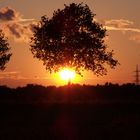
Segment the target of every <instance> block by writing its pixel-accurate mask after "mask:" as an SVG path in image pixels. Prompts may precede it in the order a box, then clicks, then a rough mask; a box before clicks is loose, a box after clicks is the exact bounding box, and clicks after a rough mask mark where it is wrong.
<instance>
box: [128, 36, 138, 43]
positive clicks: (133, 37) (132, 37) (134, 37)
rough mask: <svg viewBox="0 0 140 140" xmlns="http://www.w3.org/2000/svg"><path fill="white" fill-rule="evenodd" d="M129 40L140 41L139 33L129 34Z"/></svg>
mask: <svg viewBox="0 0 140 140" xmlns="http://www.w3.org/2000/svg"><path fill="white" fill-rule="evenodd" d="M130 40H132V41H135V42H136V43H140V34H137V35H133V36H131V37H130Z"/></svg>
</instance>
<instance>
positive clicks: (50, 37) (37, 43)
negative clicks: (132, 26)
mask: <svg viewBox="0 0 140 140" xmlns="http://www.w3.org/2000/svg"><path fill="white" fill-rule="evenodd" d="M94 16H95V14H94V13H92V12H91V10H90V9H89V7H88V6H87V5H84V4H82V3H80V4H75V3H72V4H70V5H68V6H67V5H65V8H64V9H62V10H60V9H58V10H56V11H54V13H53V17H52V18H50V19H49V18H48V17H46V16H43V17H42V18H41V21H40V23H39V24H38V25H37V26H35V27H34V35H33V38H32V44H31V51H32V53H33V55H34V57H35V58H38V59H39V60H42V61H43V64H44V65H45V67H46V70H48V71H50V72H52V71H54V72H56V71H59V70H60V69H61V68H64V67H68V68H69V67H70V68H73V69H75V70H76V72H77V73H79V74H81V71H82V70H90V71H92V72H94V74H96V75H104V74H106V72H107V69H106V67H105V66H106V64H107V65H109V66H110V67H111V68H114V67H115V66H116V65H117V64H118V61H117V60H115V59H114V58H113V51H107V45H106V44H105V43H104V37H105V36H106V29H105V28H104V27H103V26H102V25H101V24H99V23H98V22H96V21H95V19H94Z"/></svg>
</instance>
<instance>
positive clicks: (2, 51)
mask: <svg viewBox="0 0 140 140" xmlns="http://www.w3.org/2000/svg"><path fill="white" fill-rule="evenodd" d="M8 46H9V44H8V42H7V39H6V38H5V36H4V33H3V32H2V30H0V70H4V69H5V65H6V63H7V62H8V61H9V60H10V57H11V55H12V54H11V53H8V52H9V49H10V48H9V47H8Z"/></svg>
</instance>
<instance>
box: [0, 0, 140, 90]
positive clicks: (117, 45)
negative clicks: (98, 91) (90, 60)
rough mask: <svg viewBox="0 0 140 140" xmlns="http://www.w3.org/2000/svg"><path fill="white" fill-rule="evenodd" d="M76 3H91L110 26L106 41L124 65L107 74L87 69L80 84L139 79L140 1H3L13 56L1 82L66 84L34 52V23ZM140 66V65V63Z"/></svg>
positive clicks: (1, 14) (2, 22) (3, 24)
mask: <svg viewBox="0 0 140 140" xmlns="http://www.w3.org/2000/svg"><path fill="white" fill-rule="evenodd" d="M72 2H75V3H80V2H83V3H84V4H87V5H88V6H89V8H90V9H91V11H92V12H93V13H95V14H96V16H95V19H96V21H98V22H99V23H101V24H102V25H103V26H104V27H106V29H107V39H106V44H107V45H108V49H109V50H112V49H113V50H114V53H115V54H114V58H116V59H118V61H119V62H120V65H118V66H117V67H116V68H115V69H109V68H108V74H107V75H105V76H99V77H97V76H95V75H94V74H93V73H92V72H86V71H85V72H84V73H83V77H80V76H77V81H75V82H76V83H79V84H88V85H89V84H90V85H92V84H93V85H95V84H104V83H106V82H112V83H119V84H123V83H131V82H134V80H135V77H134V75H135V73H134V71H135V69H136V64H139V65H140V20H139V18H140V15H139V5H140V1H139V0H133V1H132V0H83V1H81V0H75V1H72V0H57V1H56V0H28V1H27V0H0V29H3V32H4V33H5V35H6V37H8V42H9V44H10V48H11V50H10V51H11V52H12V57H11V59H10V61H9V63H8V64H7V65H6V69H5V70H4V71H0V85H7V86H10V87H17V86H24V85H26V84H28V83H31V84H41V85H44V86H49V85H56V86H59V85H63V84H65V83H64V82H62V81H60V80H59V79H58V77H57V76H56V74H50V73H48V72H47V71H46V70H45V67H44V66H43V63H42V62H41V61H39V60H37V59H35V58H33V55H32V53H31V51H30V43H29V41H30V37H31V36H32V30H31V25H32V24H34V23H36V22H38V21H39V20H40V18H41V16H43V15H47V16H48V17H51V16H52V14H53V11H54V10H57V9H58V8H60V9H63V8H64V4H67V5H68V4H70V3H72ZM139 67H140V66H139Z"/></svg>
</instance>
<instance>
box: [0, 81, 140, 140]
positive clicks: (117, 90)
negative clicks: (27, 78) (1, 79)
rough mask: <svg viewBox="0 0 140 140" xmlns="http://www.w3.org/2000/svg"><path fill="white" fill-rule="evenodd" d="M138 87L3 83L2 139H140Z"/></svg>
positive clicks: (0, 93) (0, 89)
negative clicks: (12, 85)
mask: <svg viewBox="0 0 140 140" xmlns="http://www.w3.org/2000/svg"><path fill="white" fill-rule="evenodd" d="M139 108H140V86H137V85H134V84H124V85H121V86H120V85H117V84H111V83H106V84H105V85H103V86H102V85H97V86H86V85H83V86H80V85H71V86H64V87H54V86H50V87H43V86H40V85H32V84H29V85H27V86H25V87H18V88H16V89H11V88H8V87H6V86H1V87H0V139H1V140H46V139H47V140H104V139H109V140H118V139H119V140H126V139H127V140H132V139H135V140H136V139H139V138H140V135H139V127H140V109H139Z"/></svg>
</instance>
